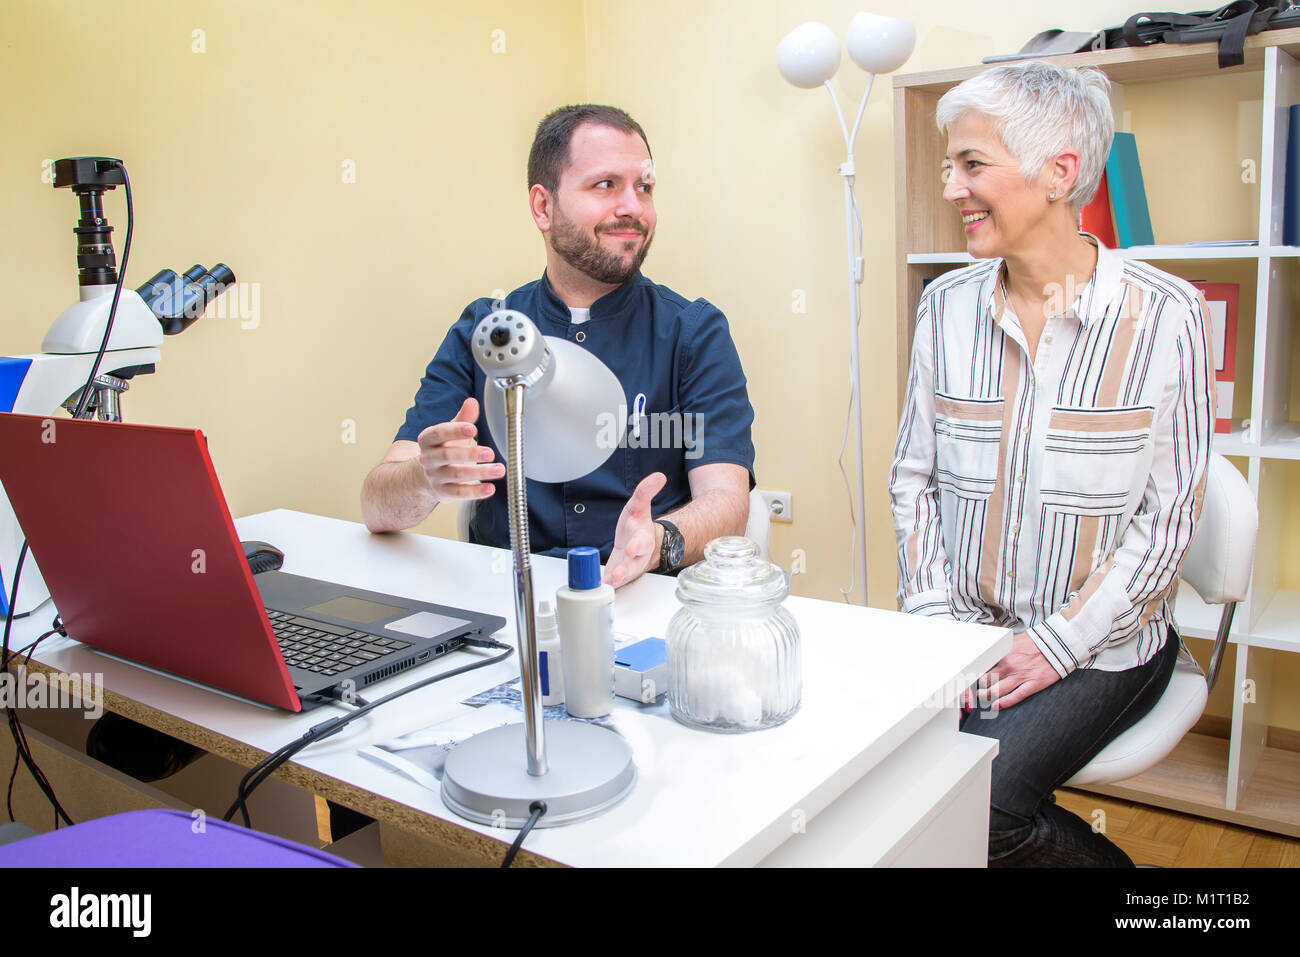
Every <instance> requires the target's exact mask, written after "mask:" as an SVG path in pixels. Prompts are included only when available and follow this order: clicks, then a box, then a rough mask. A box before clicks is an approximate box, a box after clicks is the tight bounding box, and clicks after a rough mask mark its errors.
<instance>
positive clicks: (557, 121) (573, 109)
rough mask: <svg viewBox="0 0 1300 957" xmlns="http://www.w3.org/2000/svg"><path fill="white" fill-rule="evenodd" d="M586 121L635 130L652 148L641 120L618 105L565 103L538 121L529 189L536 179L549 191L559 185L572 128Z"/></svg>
mask: <svg viewBox="0 0 1300 957" xmlns="http://www.w3.org/2000/svg"><path fill="white" fill-rule="evenodd" d="M584 123H594V124H596V125H597V126H610V127H613V128H614V129H616V130H622V131H623V132H624V133H635V134H636V135H637V136H639V137H641V141H642V142H643V143H645V148H646V152H647V153H648V152H650V141H649V140H648V139H646V135H645V130H643V129H641V124H640V123H638V122H637V121H636V120H634V119H632V117H630V116H628V115H627V113H625V112H624V111H623V110H620V109H619V108H618V107H616V106H601V105H599V104H596V103H582V104H580V105H578V106H562V107H560V108H559V109H558V110H556V111H554V112H553V113H550V114H548V115H547V116H546V118H545V119H543V120H542V122H540V123H538V124H537V135H536V136H534V137H533V147H532V149H530V150H529V151H528V188H529V189H532V188H533V184H534V183H541V184H542V185H543V186H545V187H546V189H547V191H548V192H550V193H554V192H555V191H556V190H557V189H558V188H559V186H560V174H561V173H563V172H564V170H565V168H566V167H567V166H568V165H569V143H570V142H571V141H572V140H573V131H574V130H576V129H577V128H578V127H579V126H581V125H582V124H584Z"/></svg>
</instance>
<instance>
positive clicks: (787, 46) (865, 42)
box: [776, 13, 916, 605]
mask: <svg viewBox="0 0 1300 957" xmlns="http://www.w3.org/2000/svg"><path fill="white" fill-rule="evenodd" d="M844 45H845V46H846V47H847V48H848V51H849V57H850V58H851V59H852V60H853V62H854V63H856V64H857V65H858V66H860V67H861V68H862V69H863V70H865V71H866V72H867V90H866V92H865V93H863V94H862V102H861V103H860V104H859V105H858V115H857V119H855V120H854V121H853V130H852V132H850V131H849V128H848V126H847V125H846V124H845V122H844V112H843V111H842V110H841V109H840V101H839V97H837V96H836V95H835V88H834V87H833V86H831V77H833V76H834V75H835V71H836V70H837V69H839V65H840V41H839V38H838V37H836V36H835V33H834V31H832V30H831V28H830V27H828V26H826V24H824V23H819V22H817V21H809V22H808V23H805V24H802V25H801V26H798V27H795V28H794V29H793V30H791V31H790V32H789V33H788V34H786V36H785V38H784V39H782V40H781V42H780V43H779V44H778V45H777V48H776V65H777V68H778V69H779V70H780V71H781V75H782V76H783V77H785V79H786V80H787V81H789V82H790V83H792V84H794V85H795V86H797V87H800V88H802V89H805V90H811V89H815V88H816V87H818V86H825V87H826V89H827V90H829V91H830V94H831V102H832V103H833V104H834V105H835V115H836V116H837V117H839V121H840V130H841V131H842V132H843V133H844V148H845V152H846V154H847V158H846V159H845V161H844V162H843V163H841V164H840V176H841V177H843V179H844V223H845V233H846V236H847V240H848V253H849V413H848V417H851V421H852V428H853V437H854V443H855V444H854V447H855V449H856V452H857V493H856V499H855V495H854V490H853V489H852V488H849V490H848V491H849V506H850V511H851V512H852V514H853V524H854V539H853V563H852V568H853V570H854V573H853V582H852V584H850V586H849V588H848V590H847V591H845V590H842V593H843V594H844V596H845V597H846V598H847V597H848V595H849V594H850V593H851V592H852V591H853V589H854V588H856V587H858V584H859V578H858V574H859V573H858V570H859V569H860V570H861V591H860V592H859V595H860V600H861V603H862V604H863V605H865V604H866V603H867V525H866V486H865V485H864V483H863V478H862V385H861V381H860V368H861V367H860V363H859V359H858V323H859V319H860V316H861V301H860V289H859V287H860V286H861V284H862V277H863V266H862V216H861V214H860V213H859V212H858V201H857V197H856V195H855V194H854V191H853V183H854V177H855V175H856V171H855V169H854V165H853V142H854V140H855V139H857V136H858V126H859V124H861V122H862V113H863V111H864V110H865V109H866V107H867V97H869V96H870V95H871V86H872V83H873V82H874V81H875V79H876V75H877V74H880V73H891V72H893V71H894V70H897V69H898V68H899V67H900V66H902V65H903V64H904V63H905V62H906V61H907V58H908V57H909V56H911V55H912V49H913V48H914V47H915V46H916V30H915V28H913V26H912V24H911V22H910V21H907V20H900V19H897V18H896V17H880V16H876V15H874V14H870V13H859V14H858V15H857V16H855V17H854V18H853V20H852V21H851V22H850V23H849V31H848V35H847V36H846V37H845V40H844ZM844 427H845V433H846V435H845V440H846V441H845V442H844V443H842V444H841V446H840V460H841V462H840V470H841V471H843V469H844V465H843V458H844V446H845V445H847V432H848V429H849V422H848V421H846V422H845V426H844ZM844 482H845V485H848V482H849V480H848V476H847V474H845V479H844Z"/></svg>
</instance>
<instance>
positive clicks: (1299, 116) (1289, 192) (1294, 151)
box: [1282, 106, 1300, 246]
mask: <svg viewBox="0 0 1300 957" xmlns="http://www.w3.org/2000/svg"><path fill="white" fill-rule="evenodd" d="M1287 120H1288V122H1287V131H1286V186H1285V188H1284V190H1283V194H1282V195H1283V198H1284V199H1283V206H1282V245H1284V246H1300V106H1293V107H1291V108H1290V109H1289V110H1287Z"/></svg>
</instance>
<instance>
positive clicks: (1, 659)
mask: <svg viewBox="0 0 1300 957" xmlns="http://www.w3.org/2000/svg"><path fill="white" fill-rule="evenodd" d="M26 560H27V540H26V539H23V544H22V547H21V548H19V549H18V561H17V562H16V563H15V564H14V581H13V585H12V586H11V588H10V591H9V607H8V608H7V609H6V611H5V630H4V637H3V639H0V672H4V673H6V674H7V673H9V662H10V660H11V659H12V657H13V656H12V655H11V654H10V653H9V632H10V629H11V628H12V627H13V623H14V614H13V612H14V602H16V601H17V600H18V581H19V579H20V578H21V576H22V572H23V562H25V561H26ZM56 630H57V629H56ZM48 634H49V633H47V634H46V635H42V636H41V638H38V639H37V642H38V643H39V642H40V641H41V639H42V638H45V637H48ZM33 647H34V646H33ZM28 660H30V656H29V659H28ZM15 680H17V677H16V676H15ZM16 699H17V695H15V701H16ZM5 716H6V717H7V718H8V721H9V733H10V734H11V735H13V739H14V750H15V752H16V753H15V756H14V769H13V772H12V773H11V775H10V779H9V793H8V798H7V802H6V806H7V808H8V811H9V820H11V821H12V820H13V819H14V817H13V785H14V780H15V777H16V776H17V773H18V761H19V760H21V761H22V763H23V764H25V765H26V766H27V770H28V771H29V772H31V775H32V780H34V781H35V782H36V786H37V787H38V788H40V789H41V792H42V793H43V794H44V795H45V797H46V798H47V799H48V800H49V802H50V804H51V805H52V806H53V807H54V827H55V829H56V830H57V829H58V826H59V818H60V817H62V818H63V820H64V821H66V822H67V823H68V826H69V827H71V826H72V823H73V821H72V818H71V817H69V816H68V812H67V811H65V810H64V809H63V805H62V804H60V803H59V799H58V798H57V797H55V795H54V786H53V785H51V784H50V781H49V779H48V778H47V777H46V776H45V774H44V772H42V771H41V769H40V768H39V767H38V766H37V764H36V759H35V758H33V757H32V752H31V747H30V746H29V745H28V743H27V735H26V734H24V733H23V726H22V722H21V721H20V720H19V719H18V709H17V708H16V707H14V706H12V705H10V706H7V707H6V708H5Z"/></svg>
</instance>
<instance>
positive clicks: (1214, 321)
mask: <svg viewBox="0 0 1300 957" xmlns="http://www.w3.org/2000/svg"><path fill="white" fill-rule="evenodd" d="M1192 285H1193V286H1195V287H1196V288H1197V289H1199V290H1200V291H1201V295H1202V296H1204V297H1205V305H1206V307H1207V311H1208V312H1209V314H1210V328H1209V329H1208V330H1207V332H1208V333H1209V335H1210V349H1211V350H1212V351H1213V353H1214V380H1215V381H1214V385H1215V406H1216V409H1217V411H1216V412H1215V416H1216V418H1215V420H1214V431H1215V432H1217V433H1219V434H1220V435H1223V434H1226V433H1228V432H1231V431H1232V391H1233V383H1234V382H1235V380H1236V378H1237V303H1238V301H1239V297H1240V293H1241V290H1240V289H1239V288H1238V286H1237V284H1236V283H1235V282H1193V283H1192Z"/></svg>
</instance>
